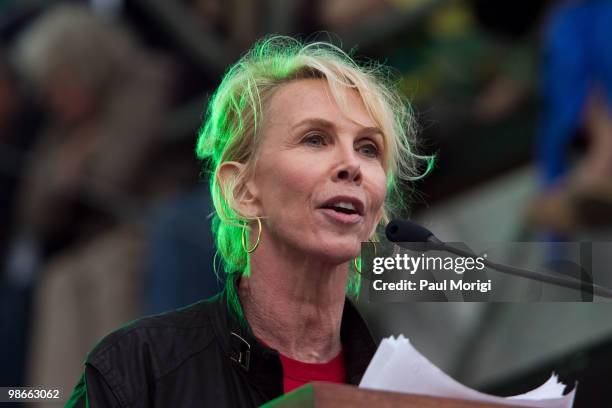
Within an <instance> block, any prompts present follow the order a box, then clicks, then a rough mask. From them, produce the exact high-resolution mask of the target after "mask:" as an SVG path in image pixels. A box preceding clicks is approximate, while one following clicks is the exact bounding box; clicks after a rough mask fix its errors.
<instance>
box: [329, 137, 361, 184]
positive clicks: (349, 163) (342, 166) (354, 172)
mask: <svg viewBox="0 0 612 408" xmlns="http://www.w3.org/2000/svg"><path fill="white" fill-rule="evenodd" d="M339 150H340V151H339V152H338V163H337V165H336V166H335V169H334V174H333V179H334V181H347V182H352V183H356V184H357V185H359V184H361V179H362V174H361V166H360V163H359V159H358V157H357V152H355V150H354V149H353V147H352V146H351V147H350V149H348V148H342V149H339Z"/></svg>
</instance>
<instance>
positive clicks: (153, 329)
mask: <svg viewBox="0 0 612 408" xmlns="http://www.w3.org/2000/svg"><path fill="white" fill-rule="evenodd" d="M219 301H220V299H219V296H215V297H213V298H211V299H207V300H203V301H200V302H197V303H194V304H192V305H189V306H186V307H184V308H181V309H177V310H174V311H171V312H167V313H162V314H159V315H154V316H149V317H144V318H141V319H138V320H135V321H133V322H131V323H129V324H127V325H125V326H123V327H121V328H119V329H118V330H116V331H114V332H112V333H111V334H109V335H108V336H106V337H105V338H103V339H102V340H101V341H100V342H99V343H98V344H97V345H96V346H95V347H94V349H93V350H92V351H91V352H90V353H89V354H88V356H87V359H86V362H85V363H86V365H88V366H91V367H93V368H95V369H96V370H97V371H98V372H99V373H100V374H101V375H102V376H103V377H104V379H105V381H106V382H107V383H108V385H109V386H110V387H111V388H112V389H113V391H114V392H115V394H116V395H117V397H118V398H119V399H120V400H123V401H125V402H129V401H131V400H133V398H134V395H132V394H133V393H138V392H141V391H144V390H146V388H147V385H148V384H147V383H148V382H155V381H157V380H158V379H160V378H161V377H163V376H164V375H165V374H167V373H169V372H171V371H173V370H174V369H176V368H177V367H179V366H180V365H181V364H183V363H184V362H185V361H186V360H188V359H189V358H191V357H192V356H194V355H197V354H198V353H200V352H202V351H204V350H206V349H207V348H208V347H210V346H211V344H212V343H213V340H214V337H215V334H214V330H213V328H212V326H211V323H210V314H211V313H212V312H213V308H214V304H215V303H216V302H219Z"/></svg>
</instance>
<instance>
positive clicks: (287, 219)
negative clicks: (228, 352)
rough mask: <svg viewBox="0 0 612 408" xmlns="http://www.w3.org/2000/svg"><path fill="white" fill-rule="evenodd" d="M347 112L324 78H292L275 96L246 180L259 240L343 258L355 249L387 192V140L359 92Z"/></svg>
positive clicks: (370, 230) (374, 221) (352, 96)
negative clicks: (260, 227) (259, 220)
mask: <svg viewBox="0 0 612 408" xmlns="http://www.w3.org/2000/svg"><path fill="white" fill-rule="evenodd" d="M346 100H347V107H348V109H347V111H348V112H347V113H346V114H345V113H343V112H342V111H341V110H340V109H339V107H338V106H337V104H336V103H335V101H334V99H333V97H332V96H331V93H330V91H329V88H328V85H327V82H326V81H325V80H321V79H304V80H298V81H294V82H291V83H289V84H287V85H285V86H283V87H282V88H280V89H279V90H277V91H276V93H275V94H274V95H273V96H272V98H271V99H270V101H269V104H268V106H267V109H266V111H265V113H264V117H265V119H264V123H263V134H262V136H263V138H262V142H261V143H262V144H261V146H260V151H259V159H258V162H257V166H256V168H255V172H254V176H253V177H252V178H251V180H250V181H248V182H247V186H248V190H249V192H250V193H251V195H252V203H253V205H255V206H256V207H257V208H256V209H255V211H256V214H257V215H260V216H263V217H264V218H263V219H262V223H263V232H262V240H263V242H264V243H265V244H262V245H269V244H273V245H276V246H277V248H279V249H281V250H290V251H291V252H293V253H296V252H297V253H300V254H303V255H313V256H318V257H321V256H323V257H324V259H326V260H327V261H331V262H337V263H338V264H340V263H342V262H346V261H348V260H350V259H351V258H353V257H355V256H356V255H358V253H359V250H360V243H361V242H362V241H366V240H367V239H368V238H369V237H370V236H371V234H372V233H373V231H374V229H375V226H376V224H377V223H378V222H379V220H380V218H381V216H382V206H383V202H384V198H385V194H386V175H385V171H384V168H383V153H384V139H383V135H382V133H381V131H380V130H379V129H378V128H377V126H376V124H375V123H374V121H373V120H372V118H371V117H370V115H369V114H368V112H367V110H366V108H365V106H364V104H363V102H362V101H361V98H360V96H359V94H358V93H357V92H356V91H354V90H349V89H347V90H346Z"/></svg>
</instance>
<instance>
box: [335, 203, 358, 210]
mask: <svg viewBox="0 0 612 408" xmlns="http://www.w3.org/2000/svg"><path fill="white" fill-rule="evenodd" d="M334 207H339V208H345V209H347V210H355V206H354V205H353V204H352V203H345V202H341V203H336V204H334Z"/></svg>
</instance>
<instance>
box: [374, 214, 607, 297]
mask: <svg viewBox="0 0 612 408" xmlns="http://www.w3.org/2000/svg"><path fill="white" fill-rule="evenodd" d="M385 234H386V236H387V239H388V240H389V241H391V242H393V243H395V244H397V245H398V246H400V247H402V248H406V249H409V250H412V251H414V250H417V251H419V250H420V251H428V250H431V249H437V250H442V251H446V252H450V253H453V254H455V255H459V256H461V257H465V258H476V257H477V255H476V254H474V253H473V252H469V251H465V250H463V249H459V248H455V247H453V246H451V245H448V244H446V243H444V242H442V241H441V240H439V239H438V238H437V237H436V236H435V235H434V234H433V232H431V231H430V230H428V229H427V228H425V227H423V226H421V225H419V224H416V223H414V222H412V221H408V220H399V219H396V220H392V221H390V222H389V223H388V224H387V227H386V228H385ZM415 243H421V244H424V245H418V246H417V245H414V244H415ZM481 261H482V263H483V264H484V265H486V266H488V267H489V268H491V269H494V270H496V271H499V272H502V273H506V274H509V275H514V276H520V277H522V278H527V279H532V280H535V281H538V282H544V283H550V284H553V285H557V286H562V287H565V288H570V289H575V290H578V291H581V292H582V291H583V290H584V289H585V284H587V282H582V281H580V280H576V279H572V278H568V277H565V276H563V275H548V274H547V275H545V274H542V273H538V272H534V271H530V270H528V269H522V268H517V267H514V266H509V265H503V264H499V263H495V262H492V261H490V260H489V259H484V258H482V257H481ZM588 284H589V286H590V287H589V288H588V290H589V291H591V290H592V293H594V294H596V295H597V296H601V297H605V298H609V299H612V289H610V288H607V287H604V286H601V285H597V284H595V283H592V282H588Z"/></svg>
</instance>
